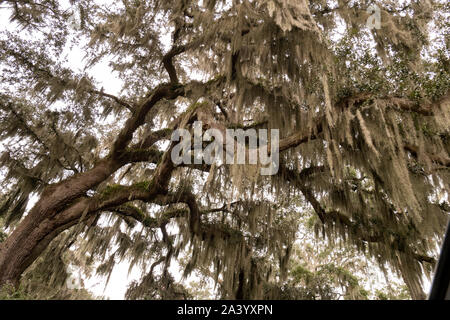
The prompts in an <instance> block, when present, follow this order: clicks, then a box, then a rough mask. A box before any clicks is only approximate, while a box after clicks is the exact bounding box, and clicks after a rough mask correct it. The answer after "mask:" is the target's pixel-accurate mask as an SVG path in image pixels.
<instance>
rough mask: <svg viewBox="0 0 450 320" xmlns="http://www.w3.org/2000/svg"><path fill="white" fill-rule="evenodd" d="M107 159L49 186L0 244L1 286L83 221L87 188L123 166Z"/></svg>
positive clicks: (16, 280)
mask: <svg viewBox="0 0 450 320" xmlns="http://www.w3.org/2000/svg"><path fill="white" fill-rule="evenodd" d="M120 166H121V165H120V163H118V162H117V161H114V160H111V159H107V160H103V161H101V162H99V163H98V164H97V165H96V166H95V167H94V168H92V169H91V170H88V171H87V172H84V173H80V174H77V175H75V176H72V177H70V178H68V179H66V180H64V181H62V182H60V183H57V184H54V185H50V186H48V187H47V188H46V189H45V190H44V191H43V193H42V195H41V197H40V199H39V201H38V202H37V203H36V204H35V206H34V207H33V208H32V209H31V210H30V212H29V213H28V215H27V216H26V217H25V218H24V219H23V220H22V221H21V222H20V224H19V225H18V226H17V227H16V229H14V231H13V232H12V233H11V235H9V236H8V237H7V238H6V240H5V241H4V242H3V243H1V244H0V286H1V285H4V284H6V283H10V284H12V285H14V286H16V285H17V284H18V283H19V280H20V276H21V274H22V273H23V272H24V271H25V270H26V269H27V268H28V267H29V266H30V265H31V264H32V263H33V261H34V260H35V259H36V258H37V257H38V256H39V254H41V253H42V251H43V250H44V249H45V248H46V247H47V245H48V244H49V243H50V242H51V240H53V239H54V238H55V237H56V236H57V235H58V234H60V233H61V232H62V231H64V230H66V229H68V228H70V227H71V226H73V225H74V224H76V223H78V222H79V219H80V218H81V217H82V214H83V211H84V210H85V209H86V208H87V206H88V198H86V197H84V194H85V193H86V191H87V190H89V189H91V188H93V187H95V186H96V185H98V184H99V183H100V182H102V181H104V180H105V179H106V178H107V177H109V176H110V175H111V174H112V173H113V172H115V171H116V170H117V169H118V168H120Z"/></svg>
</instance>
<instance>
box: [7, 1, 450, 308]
mask: <svg viewBox="0 0 450 320" xmlns="http://www.w3.org/2000/svg"><path fill="white" fill-rule="evenodd" d="M371 4H372V3H371V2H367V3H366V2H356V1H343V0H337V1H326V0H316V1H307V0H295V1H294V0H261V1H256V0H254V1H251V0H233V1H231V0H229V1H220V0H205V1H190V0H162V1H159V0H148V1H144V0H134V1H131V0H129V1H128V0H123V1H110V2H107V4H97V3H95V2H92V1H83V0H82V1H71V3H70V6H68V7H62V6H61V5H60V4H59V3H58V1H53V0H42V1H10V0H6V1H5V0H3V1H0V10H2V11H3V12H6V13H7V14H10V15H11V21H12V22H13V23H14V24H15V28H9V31H6V30H5V31H3V32H2V36H1V39H0V42H1V45H0V61H1V68H2V72H1V81H0V86H1V92H0V110H1V111H0V116H1V122H0V128H1V130H0V140H1V142H2V144H1V152H2V156H1V168H2V169H1V177H2V181H3V183H2V190H1V199H2V203H1V208H0V216H1V217H2V218H3V219H4V231H5V235H6V236H5V237H4V236H3V233H2V238H1V240H2V242H1V243H0V285H5V284H8V285H15V286H18V284H19V283H20V280H21V277H22V275H24V276H25V275H27V274H28V275H30V273H32V272H33V271H36V270H37V271H39V274H41V275H42V274H44V275H46V276H45V277H44V279H42V281H47V282H48V283H54V284H55V285H56V284H58V283H59V284H61V283H63V282H64V280H65V277H66V274H65V273H64V272H61V270H62V268H64V265H66V264H67V263H74V264H76V265H78V266H91V265H93V264H95V263H94V262H95V261H101V264H100V265H99V266H98V268H97V272H99V273H100V274H106V275H108V274H110V272H111V270H112V268H113V267H114V264H115V263H116V262H117V261H120V260H122V259H129V261H130V267H132V266H135V265H137V266H139V267H140V268H141V269H142V270H143V271H144V272H145V273H146V274H145V275H144V276H143V278H142V281H141V282H140V283H135V284H134V285H133V288H130V289H133V290H131V291H129V296H130V297H134V298H140V297H143V296H144V295H146V294H147V293H148V292H149V290H150V291H151V288H154V287H161V286H163V287H164V289H165V290H163V291H164V292H165V294H166V296H165V297H168V298H186V297H187V295H186V292H184V290H183V288H180V286H179V285H178V284H177V283H175V281H174V280H173V278H172V276H171V275H170V273H169V271H168V267H169V264H170V263H171V262H172V261H174V260H176V259H178V258H179V257H181V256H182V255H183V252H189V253H190V255H189V259H188V261H187V262H186V263H185V264H184V266H185V268H184V269H185V270H184V273H185V275H188V274H190V273H191V272H192V271H193V270H198V269H203V270H205V272H206V270H207V271H209V272H210V274H211V277H212V278H213V279H214V280H215V281H216V283H217V285H218V286H220V292H221V297H223V298H237V299H239V298H265V297H272V298H273V297H274V295H275V297H276V292H279V291H277V289H276V288H277V286H278V287H279V285H280V284H281V283H282V282H283V279H286V274H287V267H288V263H289V258H290V255H291V253H292V250H293V246H294V242H295V240H296V234H297V231H298V226H299V215H301V214H303V213H304V212H305V210H307V208H308V207H311V208H312V209H313V211H311V212H313V213H312V214H313V215H314V217H315V218H312V219H313V220H312V222H311V223H312V224H313V225H314V227H315V230H316V233H317V236H318V237H323V238H325V239H326V240H327V241H329V242H330V243H333V244H335V245H344V246H347V247H348V248H349V250H350V249H352V250H357V251H358V252H361V253H362V254H364V255H366V256H367V257H370V258H371V259H373V260H375V261H376V262H377V263H378V264H379V265H380V266H389V267H390V268H392V269H393V270H395V271H396V272H397V273H398V275H399V276H401V277H402V278H403V280H404V282H405V284H406V285H407V287H408V290H409V292H410V294H411V296H412V297H413V298H418V299H419V298H424V297H425V293H424V291H423V288H422V279H423V277H424V275H428V276H429V275H430V274H431V272H432V270H433V267H434V264H435V261H436V254H437V249H438V245H439V243H440V242H439V241H440V240H441V238H442V235H443V232H444V228H445V225H446V222H447V216H448V212H449V205H448V203H447V200H446V199H447V195H448V190H449V182H450V179H449V167H450V157H449V153H450V136H449V135H450V132H449V129H450V125H449V124H450V107H449V103H450V101H449V91H448V90H449V85H450V77H449V51H448V48H449V44H450V41H449V37H448V35H449V23H448V15H449V4H448V2H447V1H442V2H437V1H404V2H402V3H401V4H399V3H397V2H396V1H377V2H376V5H377V6H376V7H375V9H374V10H375V11H377V10H379V13H380V16H379V17H380V28H373V25H371V24H370V23H367V21H368V19H369V18H373V16H371V15H373V14H376V13H373V12H370V11H367V8H368V7H369V5H371ZM446 18H447V19H446ZM11 29H12V30H11ZM80 47H81V48H82V49H83V55H84V60H83V61H84V62H83V64H82V67H80V62H79V61H67V59H65V53H67V52H68V51H69V50H70V49H71V48H80ZM101 61H107V62H108V63H109V66H110V68H111V69H112V70H113V74H114V75H115V76H117V77H118V78H119V79H120V80H121V83H122V84H123V86H122V88H121V91H120V93H119V94H117V95H114V94H112V93H111V92H110V91H109V90H108V86H107V84H108V81H106V82H105V84H104V85H103V86H101V85H100V84H99V81H98V79H97V78H96V77H95V74H94V71H93V70H95V69H94V68H95V66H96V65H97V64H98V63H99V62H101ZM77 64H78V66H77ZM196 120H200V121H202V123H203V129H204V130H206V129H208V128H216V129H218V130H221V131H222V132H223V131H225V129H226V128H242V129H250V128H253V129H260V128H265V129H279V130H280V137H281V139H280V143H279V150H280V167H279V170H278V172H277V174H276V175H272V176H262V175H259V172H260V167H261V165H260V164H256V165H251V164H246V165H237V164H231V165H228V164H220V163H219V164H213V165H207V164H204V163H203V164H185V163H183V164H180V165H175V164H174V163H173V162H172V160H171V157H170V154H171V150H172V149H173V147H174V144H175V143H176V142H170V137H171V133H172V132H173V130H175V129H180V128H185V129H188V130H191V129H192V125H193V123H194V121H196ZM260 146H262V143H260ZM36 199H37V200H36ZM35 200H36V201H35ZM27 209H28V210H27ZM308 212H310V211H308ZM3 238H4V239H3ZM69 253H70V256H72V254H73V255H74V257H73V258H71V259H68V258H66V259H63V258H62V257H64V255H67V254H69ZM37 271H36V272H37ZM267 288H273V290H272V291H270V292H271V294H269V293H270V292H269V293H268V291H267ZM150 296H152V295H150ZM153 296H154V295H153ZM158 297H161V296H160V295H159V296H158Z"/></svg>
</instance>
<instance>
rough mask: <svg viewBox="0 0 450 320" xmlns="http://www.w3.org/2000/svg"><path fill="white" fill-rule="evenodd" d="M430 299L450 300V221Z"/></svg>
mask: <svg viewBox="0 0 450 320" xmlns="http://www.w3.org/2000/svg"><path fill="white" fill-rule="evenodd" d="M428 299H429V300H450V222H449V224H448V225H447V231H446V232H445V238H444V243H443V244H442V248H441V255H440V257H439V261H438V264H437V267H436V273H435V274H434V278H433V284H432V286H431V291H430V296H429V297H428Z"/></svg>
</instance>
